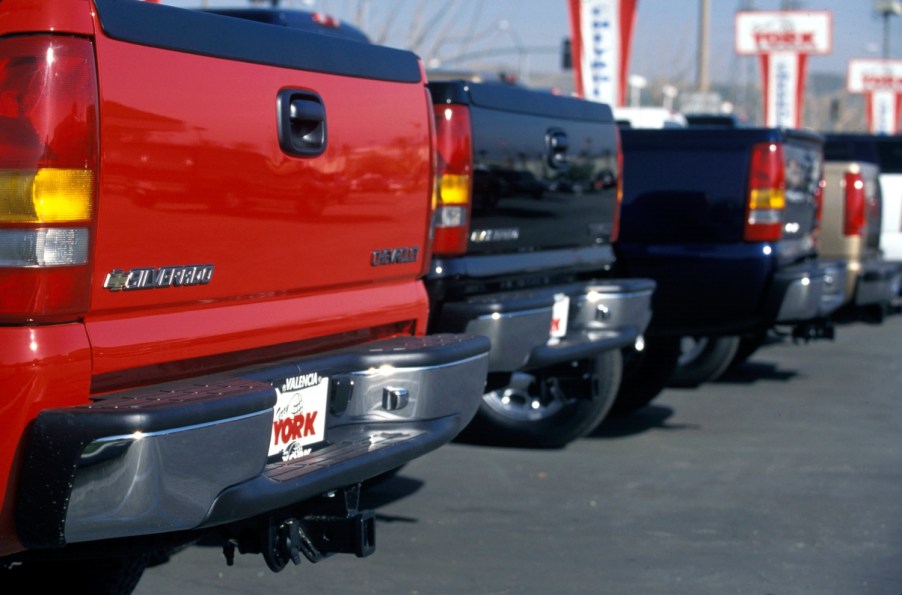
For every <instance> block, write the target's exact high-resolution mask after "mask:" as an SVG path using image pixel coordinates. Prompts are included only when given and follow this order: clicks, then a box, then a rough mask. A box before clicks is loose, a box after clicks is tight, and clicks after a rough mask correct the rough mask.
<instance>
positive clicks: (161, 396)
mask: <svg viewBox="0 0 902 595" xmlns="http://www.w3.org/2000/svg"><path fill="white" fill-rule="evenodd" d="M488 348H489V343H488V341H487V340H486V339H485V338H484V337H472V336H470V337H468V336H461V335H434V336H430V337H404V338H398V339H392V340H386V341H379V342H376V343H371V344H367V345H364V346H361V347H358V348H352V349H348V350H342V351H336V352H332V353H329V354H325V355H321V356H314V357H309V358H304V359H299V360H296V361H290V362H282V363H280V364H277V365H268V366H259V367H255V368H253V369H249V370H242V371H241V372H240V373H239V374H228V375H218V376H215V377H208V378H203V379H193V380H191V381H184V382H175V383H171V384H167V385H161V386H157V387H150V388H146V389H138V390H133V391H127V392H124V393H121V394H114V395H110V396H108V397H104V398H103V399H99V400H98V401H97V402H96V403H94V404H92V405H85V406H80V407H71V408H65V409H55V410H49V411H45V412H42V413H41V414H40V415H39V416H38V418H37V420H36V421H35V424H34V430H33V435H32V439H31V446H30V448H29V450H28V453H27V457H26V461H25V465H24V469H23V471H22V481H21V488H20V498H19V506H18V509H17V511H16V517H17V529H18V531H19V534H20V537H21V539H22V541H23V543H24V544H25V545H26V546H27V547H33V548H36V547H59V546H62V545H64V544H66V543H74V542H84V541H92V540H99V539H109V538H117V537H128V536H135V535H146V534H153V533H164V532H172V531H181V530H188V529H194V528H198V527H202V526H208V525H214V524H221V523H226V522H230V521H235V520H241V519H244V518H250V517H252V516H256V515H259V514H263V513H265V512H268V511H270V510H273V509H275V508H278V507H282V506H288V505H291V504H294V503H297V502H301V501H303V500H305V499H308V498H311V497H313V496H316V495H319V494H321V493H323V492H326V491H329V490H332V489H336V488H339V487H343V486H346V485H351V484H354V483H357V482H360V481H363V480H365V479H368V478H370V477H373V476H375V475H378V474H380V473H383V472H385V471H389V470H391V469H394V468H397V467H399V466H401V465H403V464H404V463H406V462H408V461H410V460H412V459H413V458H416V457H417V456H420V455H422V454H425V453H426V452H429V451H430V450H433V449H434V448H437V447H438V446H440V445H442V444H444V443H446V442H448V441H450V440H451V439H452V438H453V437H454V436H456V434H457V433H458V432H459V431H460V430H461V429H462V428H463V427H464V426H465V425H466V424H467V423H469V421H470V419H471V418H472V417H473V415H474V414H475V412H476V409H477V408H478V406H479V401H480V398H481V395H482V393H483V390H484V386H485V375H486V370H487V364H488ZM312 373H316V374H317V375H318V376H319V377H322V378H328V380H329V383H330V386H329V401H328V416H327V424H326V436H325V438H326V442H324V443H323V444H322V445H321V447H320V448H318V449H316V450H314V451H313V452H312V453H310V454H308V455H306V456H302V457H300V458H296V459H293V460H289V461H287V462H285V463H277V464H267V456H268V448H269V442H270V439H271V432H272V428H273V407H274V405H275V404H276V387H277V386H278V385H279V383H281V382H283V381H284V380H285V379H287V378H298V377H303V376H304V375H306V374H312Z"/></svg>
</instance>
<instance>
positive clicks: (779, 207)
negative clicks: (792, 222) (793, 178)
mask: <svg viewBox="0 0 902 595" xmlns="http://www.w3.org/2000/svg"><path fill="white" fill-rule="evenodd" d="M785 209H786V171H785V168H784V156H783V145H781V144H779V143H758V144H756V145H755V146H754V147H752V159H751V165H750V168H749V185H748V203H747V208H746V218H745V228H744V230H743V239H745V240H746V241H749V242H775V241H778V240H779V239H780V238H781V237H782V236H783V211H784V210H785Z"/></svg>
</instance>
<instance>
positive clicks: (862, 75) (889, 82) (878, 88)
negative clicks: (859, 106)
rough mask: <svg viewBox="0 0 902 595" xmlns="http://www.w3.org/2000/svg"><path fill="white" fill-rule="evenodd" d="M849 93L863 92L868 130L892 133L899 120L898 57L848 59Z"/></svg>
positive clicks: (901, 63)
mask: <svg viewBox="0 0 902 595" xmlns="http://www.w3.org/2000/svg"><path fill="white" fill-rule="evenodd" d="M847 89H848V91H849V93H863V94H864V95H865V100H866V104H867V117H868V130H869V131H870V132H871V134H896V133H897V132H899V131H900V120H902V60H850V61H849V76H848V79H847Z"/></svg>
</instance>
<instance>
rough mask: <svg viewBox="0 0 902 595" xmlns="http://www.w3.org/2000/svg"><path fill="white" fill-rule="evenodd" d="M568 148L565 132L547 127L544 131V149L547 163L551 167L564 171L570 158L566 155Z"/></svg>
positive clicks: (567, 167) (568, 164)
mask: <svg viewBox="0 0 902 595" xmlns="http://www.w3.org/2000/svg"><path fill="white" fill-rule="evenodd" d="M569 148H570V141H569V140H568V139H567V133H566V132H564V131H563V130H561V129H560V128H549V129H548V131H547V132H546V133H545V149H546V159H547V161H548V165H550V166H551V168H552V169H556V170H558V171H566V170H567V169H569V167H570V158H569V157H568V156H567V150H568V149H569Z"/></svg>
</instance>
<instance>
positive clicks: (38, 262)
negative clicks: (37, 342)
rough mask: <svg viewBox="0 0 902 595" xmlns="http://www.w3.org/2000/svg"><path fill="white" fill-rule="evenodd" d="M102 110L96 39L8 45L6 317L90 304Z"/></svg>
mask: <svg viewBox="0 0 902 595" xmlns="http://www.w3.org/2000/svg"><path fill="white" fill-rule="evenodd" d="M97 104H98V99H97V78H96V74H95V67H94V52H93V47H92V45H91V43H90V42H89V41H87V40H84V39H78V38H74V37H64V36H51V35H40V36H37V35H36V36H28V37H13V38H7V39H3V40H0V320H7V321H9V320H14V321H22V320H34V321H59V320H66V319H74V318H76V317H77V316H78V314H80V313H82V312H84V311H85V310H87V308H88V303H89V300H90V267H89V262H88V261H89V253H90V242H91V229H92V221H93V212H94V202H95V193H96V185H97V179H96V178H97V176H96V172H97V145H98V141H97V135H98V130H97Z"/></svg>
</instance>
